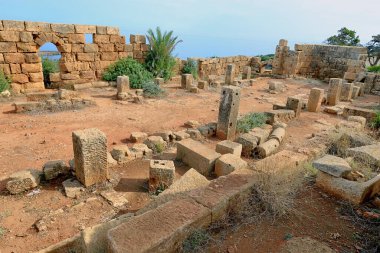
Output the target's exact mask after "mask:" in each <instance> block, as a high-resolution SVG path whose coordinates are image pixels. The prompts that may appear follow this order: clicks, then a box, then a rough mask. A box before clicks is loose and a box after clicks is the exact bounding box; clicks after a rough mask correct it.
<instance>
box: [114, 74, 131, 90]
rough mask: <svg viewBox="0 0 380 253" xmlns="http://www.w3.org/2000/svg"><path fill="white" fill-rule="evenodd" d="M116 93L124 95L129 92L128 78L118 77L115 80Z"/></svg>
mask: <svg viewBox="0 0 380 253" xmlns="http://www.w3.org/2000/svg"><path fill="white" fill-rule="evenodd" d="M116 85H117V93H118V94H119V93H126V92H128V91H129V77H128V76H118V77H117V79H116Z"/></svg>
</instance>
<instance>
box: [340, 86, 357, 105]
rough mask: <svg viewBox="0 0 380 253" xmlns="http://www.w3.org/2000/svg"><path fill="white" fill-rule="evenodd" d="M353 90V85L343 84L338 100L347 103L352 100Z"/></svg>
mask: <svg viewBox="0 0 380 253" xmlns="http://www.w3.org/2000/svg"><path fill="white" fill-rule="evenodd" d="M353 89H354V84H353V83H343V84H342V91H341V93H340V100H342V101H349V100H350V99H351V98H352V91H353Z"/></svg>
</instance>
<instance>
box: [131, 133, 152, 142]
mask: <svg viewBox="0 0 380 253" xmlns="http://www.w3.org/2000/svg"><path fill="white" fill-rule="evenodd" d="M129 139H130V140H131V141H132V142H135V143H143V142H144V141H145V140H146V139H148V134H147V133H143V132H132V133H131V137H129Z"/></svg>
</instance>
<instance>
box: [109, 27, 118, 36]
mask: <svg viewBox="0 0 380 253" xmlns="http://www.w3.org/2000/svg"><path fill="white" fill-rule="evenodd" d="M107 34H109V35H118V34H120V31H119V28H118V27H112V26H107Z"/></svg>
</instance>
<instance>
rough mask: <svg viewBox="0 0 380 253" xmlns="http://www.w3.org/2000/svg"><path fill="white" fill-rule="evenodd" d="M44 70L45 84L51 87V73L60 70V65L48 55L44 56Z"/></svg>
mask: <svg viewBox="0 0 380 253" xmlns="http://www.w3.org/2000/svg"><path fill="white" fill-rule="evenodd" d="M42 72H43V75H44V84H45V87H46V88H50V86H51V82H50V77H49V75H50V73H57V72H59V65H58V61H54V60H50V59H49V58H47V57H43V58H42Z"/></svg>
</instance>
